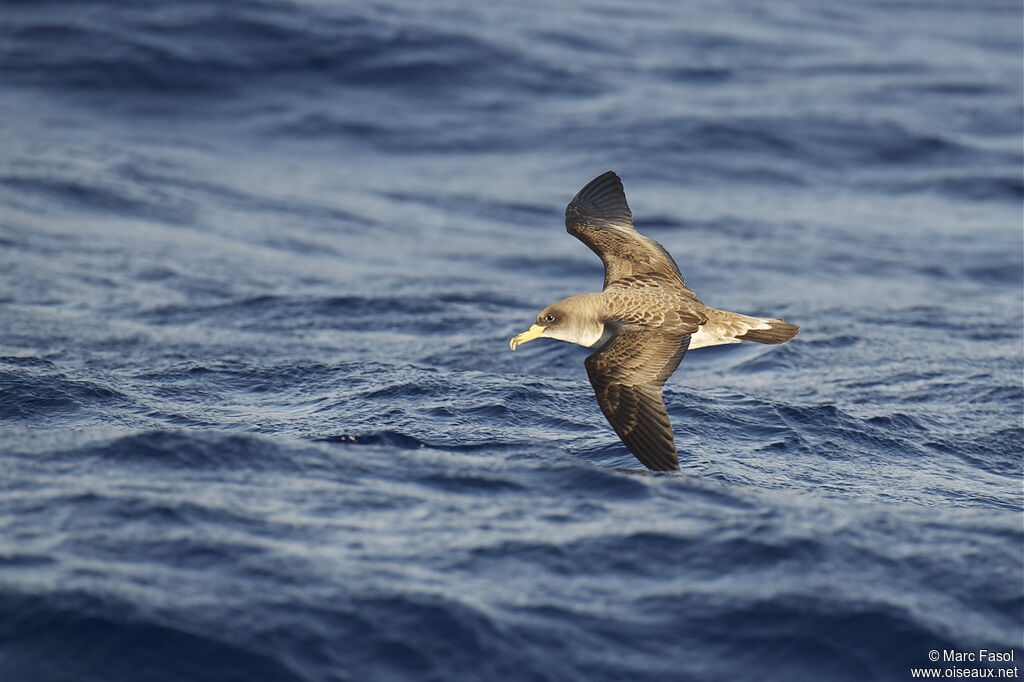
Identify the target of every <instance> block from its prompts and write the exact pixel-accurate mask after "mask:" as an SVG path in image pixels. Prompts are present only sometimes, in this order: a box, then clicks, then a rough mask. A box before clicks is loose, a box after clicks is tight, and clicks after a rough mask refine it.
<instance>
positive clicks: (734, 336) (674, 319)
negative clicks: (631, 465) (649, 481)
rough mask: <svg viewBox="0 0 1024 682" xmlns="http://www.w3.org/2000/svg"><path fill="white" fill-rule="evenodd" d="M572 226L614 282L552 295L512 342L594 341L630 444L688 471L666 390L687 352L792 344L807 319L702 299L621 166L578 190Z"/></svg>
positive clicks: (569, 210) (590, 368)
mask: <svg viewBox="0 0 1024 682" xmlns="http://www.w3.org/2000/svg"><path fill="white" fill-rule="evenodd" d="M565 228H566V230H567V231H568V232H569V234H571V235H572V236H574V237H576V238H577V239H579V240H580V241H581V242H583V243H584V244H586V245H587V246H588V247H590V249H591V250H592V251H593V252H594V253H596V254H597V255H598V256H599V257H600V258H601V261H602V262H603V263H604V289H603V290H602V291H601V293H599V294H580V295H578V296H570V297H569V298H566V299H563V300H561V301H558V302H557V303H552V304H551V305H549V306H548V307H547V308H545V309H544V310H542V311H541V313H540V315H538V316H537V322H536V324H534V325H532V326H531V327H530V328H529V329H528V330H527V331H525V332H523V333H522V334H518V335H517V336H514V337H512V340H511V341H509V346H510V347H511V348H512V350H515V349H516V348H517V347H519V346H520V345H521V344H524V343H526V342H527V341H532V340H533V339H536V338H539V337H546V338H549V339H558V340H559V341H568V342H569V343H575V344H579V345H581V346H586V347H588V348H594V349H595V350H594V352H593V353H591V354H590V355H589V356H587V359H586V360H585V361H584V363H583V364H584V365H585V366H586V368H587V376H589V377H590V383H591V384H592V385H593V386H594V393H596V394H597V402H598V404H599V405H600V406H601V411H602V412H604V416H605V417H607V418H608V421H609V423H611V425H612V427H613V428H614V429H615V432H616V433H618V434H619V437H620V438H621V439H622V442H623V443H625V444H626V447H627V448H629V450H630V451H631V452H632V453H633V454H634V455H636V458H637V459H639V460H640V461H641V462H643V464H644V465H645V466H647V468H649V469H654V470H655V471H673V470H676V469H679V457H678V455H677V454H676V444H675V439H674V438H673V435H672V425H671V424H670V423H669V419H668V412H667V410H666V409H665V401H664V399H663V397H662V390H661V389H662V386H664V385H665V380H666V379H668V378H669V376H670V375H671V374H672V372H674V371H675V370H676V367H678V366H679V363H680V362H681V361H682V359H683V356H684V355H685V354H686V351H687V350H693V349H694V348H703V347H705V346H717V345H721V344H726V343H739V342H741V341H756V342H757V343H770V344H776V343H785V342H786V341H788V340H790V339H791V338H793V337H794V336H796V333H797V331H798V330H799V327H797V326H796V325H795V324H790V323H789V322H786V321H785V320H780V319H776V318H764V317H749V316H747V315H741V314H739V313H730V312H726V311H725V310H717V309H715V308H710V307H708V306H706V305H704V304H703V303H701V302H700V301H699V300H698V299H697V297H696V295H694V293H693V292H692V291H690V289H688V288H687V287H686V284H685V283H684V282H683V276H682V275H681V274H679V267H678V266H677V265H676V262H675V261H674V260H672V256H670V255H669V253H668V251H666V250H665V249H664V248H663V247H662V246H661V244H658V243H657V242H656V241H654V240H653V239H649V238H648V237H645V236H643V235H642V234H640V233H639V232H637V231H636V228H635V227H633V214H632V212H631V211H630V210H629V205H628V204H626V194H625V192H623V190H622V181H621V180H619V176H618V175H616V174H615V173H613V172H612V171H608V172H607V173H605V174H604V175H601V176H599V177H597V178H594V179H593V180H591V181H590V183H589V184H588V185H587V186H586V187H584V188H583V189H581V190H580V191H579V193H578V194H577V195H576V196H575V197H573V200H572V201H570V202H569V205H568V206H567V207H566V209H565Z"/></svg>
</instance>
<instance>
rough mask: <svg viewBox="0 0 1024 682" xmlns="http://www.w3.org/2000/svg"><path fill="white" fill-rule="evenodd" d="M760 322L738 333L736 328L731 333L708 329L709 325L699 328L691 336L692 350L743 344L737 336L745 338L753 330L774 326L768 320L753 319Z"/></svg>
mask: <svg viewBox="0 0 1024 682" xmlns="http://www.w3.org/2000/svg"><path fill="white" fill-rule="evenodd" d="M751 319H753V320H756V321H758V322H760V323H761V324H751V325H750V326H749V327H747V328H745V329H743V331H741V332H739V333H738V334H737V333H736V328H735V327H733V328H732V329H730V330H729V331H725V330H722V329H708V328H707V325H705V326H702V327H698V328H697V331H696V332H694V333H693V334H691V335H690V348H689V350H694V349H696V348H707V347H708V346H724V345H725V344H727V343H742V339H737V338H736V337H737V336H743V335H744V334H746V333H747V332H748V331H750V330H751V329H771V328H772V325H771V323H770V322H768V321H766V320H758V319H757V318H751Z"/></svg>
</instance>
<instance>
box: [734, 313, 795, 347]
mask: <svg viewBox="0 0 1024 682" xmlns="http://www.w3.org/2000/svg"><path fill="white" fill-rule="evenodd" d="M744 317H746V315H744ZM747 319H748V320H757V321H758V322H759V323H760V324H759V325H758V327H764V326H767V327H768V328H767V329H757V328H753V329H751V330H750V331H748V332H747V333H746V334H743V335H742V336H740V337H739V339H740V341H756V342H757V343H771V344H776V343H785V342H786V341H789V340H790V339H791V338H793V337H794V336H796V335H797V332H799V331H800V327H798V326H796V325H795V324H792V323H790V322H786V321H785V320H780V319H779V318H777V317H748V318H747Z"/></svg>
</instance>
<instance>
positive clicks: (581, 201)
mask: <svg viewBox="0 0 1024 682" xmlns="http://www.w3.org/2000/svg"><path fill="white" fill-rule="evenodd" d="M577 216H586V217H590V218H597V219H601V220H611V221H616V222H626V223H632V220H633V212H632V211H630V210H629V204H627V203H626V191H625V190H624V189H623V188H622V180H620V179H619V176H618V175H616V173H615V171H607V172H605V173H602V174H601V175H599V176H597V177H596V178H594V179H593V180H591V181H590V182H588V183H587V184H586V186H585V187H584V188H583V189H581V190H580V191H579V192H577V193H576V196H574V197H573V198H572V201H570V202H569V205H568V206H566V208H565V217H566V218H573V217H577Z"/></svg>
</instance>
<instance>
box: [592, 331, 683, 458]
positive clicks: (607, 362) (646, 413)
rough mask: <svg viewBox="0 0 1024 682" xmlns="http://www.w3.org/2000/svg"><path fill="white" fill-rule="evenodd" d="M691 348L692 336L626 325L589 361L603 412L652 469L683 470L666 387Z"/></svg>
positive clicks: (630, 447)
mask: <svg viewBox="0 0 1024 682" xmlns="http://www.w3.org/2000/svg"><path fill="white" fill-rule="evenodd" d="M689 344H690V335H689V334H668V333H664V332H660V331H656V330H651V329H643V328H640V327H623V328H622V329H621V330H620V331H619V333H618V334H616V335H615V336H614V337H612V339H611V340H610V341H608V342H607V343H606V344H604V345H603V346H601V347H600V348H599V349H598V350H597V352H595V353H592V354H591V355H589V356H588V357H587V359H586V361H585V362H584V364H585V365H586V367H587V375H588V376H589V377H590V383H591V384H592V385H593V387H594V393H595V394H596V395H597V403H598V405H600V406H601V411H602V412H604V416H605V417H607V418H608V422H609V423H610V424H611V425H612V428H614V429H615V432H616V433H617V434H619V438H621V439H622V442H623V443H625V444H626V447H628V448H629V450H630V452H632V453H633V454H634V455H636V458H637V459H639V460H640V461H641V462H643V464H644V465H645V466H646V467H647V468H648V469H654V470H655V471H673V470H676V469H678V468H679V457H678V455H676V443H675V438H674V437H673V435H672V424H671V423H670V422H669V418H668V411H667V410H666V409H665V401H664V398H663V397H662V386H664V385H665V380H666V379H668V377H669V376H670V375H671V374H672V372H674V371H676V368H677V367H678V366H679V363H680V362H681V361H682V359H683V356H684V355H686V349H687V348H688V347H689Z"/></svg>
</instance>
